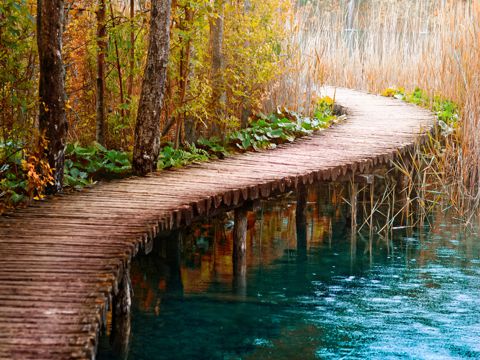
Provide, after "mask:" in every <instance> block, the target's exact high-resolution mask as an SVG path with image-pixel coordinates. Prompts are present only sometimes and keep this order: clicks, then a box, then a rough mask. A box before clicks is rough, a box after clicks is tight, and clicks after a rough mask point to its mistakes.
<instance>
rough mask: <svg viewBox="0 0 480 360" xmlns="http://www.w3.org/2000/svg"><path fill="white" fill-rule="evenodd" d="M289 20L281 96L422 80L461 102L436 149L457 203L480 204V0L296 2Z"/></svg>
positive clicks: (377, 88)
mask: <svg viewBox="0 0 480 360" xmlns="http://www.w3.org/2000/svg"><path fill="white" fill-rule="evenodd" d="M352 4H353V5H352ZM291 26H292V32H291V33H292V44H291V45H290V48H292V49H294V50H295V51H292V53H294V54H295V55H296V56H291V57H290V60H289V63H288V66H287V67H286V68H287V69H289V70H290V74H289V73H288V71H287V73H286V74H285V75H284V78H283V79H282V81H281V82H280V85H278V84H277V89H275V91H274V92H273V94H274V95H275V101H276V102H277V103H282V102H283V103H289V105H290V106H293V107H295V106H296V107H299V108H302V109H305V108H306V107H308V106H309V104H310V101H311V97H312V93H313V92H314V91H313V90H314V89H315V86H316V85H318V84H329V85H336V86H344V87H350V88H356V89H362V90H367V91H370V92H374V93H380V92H381V91H382V90H383V89H385V88H387V87H391V86H398V87H405V88H406V89H407V90H413V89H414V88H415V87H420V88H422V89H423V90H424V91H426V92H427V93H428V94H429V95H430V96H431V97H432V98H433V97H434V96H441V97H444V98H448V99H451V100H453V101H455V102H456V103H457V104H458V105H459V107H460V109H461V119H460V120H459V123H458V128H457V129H456V131H455V133H454V134H453V135H452V136H450V137H449V138H448V139H447V140H446V141H445V143H444V144H443V146H442V148H441V149H436V148H435V147H433V148H432V149H430V150H434V151H435V152H434V153H433V156H435V157H436V158H435V161H436V163H437V164H436V165H437V173H438V174H440V175H441V180H442V182H441V183H442V186H443V188H444V190H446V191H447V192H448V194H449V195H450V201H451V203H452V204H453V206H454V207H455V208H458V209H459V210H460V211H461V212H467V211H468V210H472V209H476V208H478V205H479V204H480V190H479V181H480V122H479V120H480V0H397V1H391V0H363V1H358V0H356V1H352V0H343V1H329V0H319V1H317V2H313V3H312V2H310V3H307V4H306V5H304V6H298V8H297V13H296V17H295V21H294V23H293V24H292V25H291ZM292 74H294V75H292ZM292 103H293V105H292Z"/></svg>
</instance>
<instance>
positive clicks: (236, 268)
mask: <svg viewBox="0 0 480 360" xmlns="http://www.w3.org/2000/svg"><path fill="white" fill-rule="evenodd" d="M234 221H235V224H234V226H233V287H234V290H235V291H236V292H237V293H240V294H245V291H246V286H247V279H246V275H247V257H246V254H247V209H246V207H239V208H236V209H235V215H234Z"/></svg>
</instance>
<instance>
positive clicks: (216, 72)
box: [210, 0, 227, 136]
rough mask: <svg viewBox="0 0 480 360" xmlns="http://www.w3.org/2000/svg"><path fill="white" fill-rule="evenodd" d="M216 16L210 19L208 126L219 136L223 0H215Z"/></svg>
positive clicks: (222, 94)
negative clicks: (210, 83) (210, 121)
mask: <svg viewBox="0 0 480 360" xmlns="http://www.w3.org/2000/svg"><path fill="white" fill-rule="evenodd" d="M215 10H216V16H215V17H213V18H211V19H210V43H211V51H212V67H211V74H212V75H211V81H212V98H211V100H210V109H211V114H212V116H213V118H212V123H211V126H210V136H220V130H221V128H220V125H221V121H222V120H223V118H224V116H225V103H226V100H227V99H226V98H227V95H226V93H225V78H224V71H225V59H224V56H223V49H222V48H223V26H224V13H225V4H224V0H215Z"/></svg>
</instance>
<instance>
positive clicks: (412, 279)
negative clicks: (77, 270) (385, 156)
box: [99, 196, 480, 360]
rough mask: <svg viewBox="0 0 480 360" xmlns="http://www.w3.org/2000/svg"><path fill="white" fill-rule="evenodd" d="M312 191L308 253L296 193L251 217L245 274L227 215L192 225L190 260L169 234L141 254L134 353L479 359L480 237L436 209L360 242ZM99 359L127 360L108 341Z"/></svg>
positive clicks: (135, 277) (186, 247) (186, 244)
mask: <svg viewBox="0 0 480 360" xmlns="http://www.w3.org/2000/svg"><path fill="white" fill-rule="evenodd" d="M310 198H311V199H310V200H311V202H310V203H309V208H308V215H307V221H308V223H307V256H306V258H304V257H301V256H297V253H298V252H297V249H296V246H297V242H296V233H295V201H294V199H293V198H286V199H281V200H277V201H270V202H267V203H265V204H264V206H263V209H262V210H260V211H257V212H256V213H250V214H249V230H248V236H247V241H248V253H247V265H248V270H247V274H246V276H245V278H244V279H235V278H234V277H233V275H232V258H231V256H232V238H231V230H230V227H231V221H229V220H228V219H226V220H224V221H213V222H211V223H209V224H203V225H202V226H198V227H196V228H194V229H192V230H191V231H189V233H188V234H187V235H186V236H185V238H184V239H183V241H182V243H183V245H182V249H181V250H182V258H181V262H180V266H178V263H176V262H175V261H172V260H171V257H170V258H169V251H171V250H168V249H169V248H170V247H169V246H168V245H166V240H165V241H163V242H162V241H159V244H157V245H158V246H157V249H156V250H155V251H154V253H152V254H150V255H149V256H144V257H140V258H138V259H137V260H136V262H135V263H134V264H133V267H132V283H133V287H134V294H135V296H134V304H133V313H132V338H131V340H130V347H129V353H128V358H129V359H212V360H214V359H225V360H227V359H228V360H230V359H398V358H402V359H465V358H477V359H480V296H479V290H480V239H478V238H477V237H476V236H474V235H468V236H467V235H465V234H463V232H462V228H461V227H460V226H457V225H455V224H454V223H453V222H452V221H451V220H448V219H445V218H441V217H440V216H437V218H438V219H433V221H432V226H431V227H430V228H429V229H428V230H425V231H423V232H422V233H420V234H419V233H418V232H417V233H413V234H409V235H408V236H407V234H406V233H405V231H404V230H399V231H395V232H394V233H393V234H394V237H393V239H391V240H385V239H383V238H381V237H379V236H376V237H374V238H372V239H370V238H369V237H362V236H358V237H357V238H356V239H355V240H352V239H351V235H350V232H349V227H348V226H346V221H345V219H344V216H343V215H342V212H341V211H340V209H336V208H334V207H332V206H330V205H329V204H321V203H320V201H319V200H318V201H317V199H316V198H315V196H310ZM170 240H171V239H170ZM162 244H163V245H162ZM169 244H172V243H171V242H170V243H169ZM370 249H371V251H370ZM99 358H100V359H119V358H121V356H119V355H114V352H113V351H112V349H110V348H109V346H108V338H107V336H104V337H103V339H102V342H101V346H100V350H99Z"/></svg>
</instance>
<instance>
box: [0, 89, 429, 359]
mask: <svg viewBox="0 0 480 360" xmlns="http://www.w3.org/2000/svg"><path fill="white" fill-rule="evenodd" d="M329 91H331V90H329ZM330 96H332V94H330ZM336 100H337V102H338V103H340V104H342V105H344V106H345V107H346V108H347V110H348V120H347V121H346V122H345V123H342V124H339V125H336V126H334V127H333V128H331V129H328V130H326V131H324V132H321V133H319V134H316V135H314V136H311V137H307V138H304V139H301V140H298V141H295V143H293V144H289V145H285V146H279V148H278V149H276V150H273V151H264V152H258V153H248V154H243V155H236V156H233V157H230V158H227V159H225V160H219V161H214V162H209V163H203V164H199V165H193V166H189V167H187V168H183V169H178V170H172V171H163V172H159V173H155V174H151V175H149V176H147V177H142V178H140V177H133V178H129V179H125V180H120V181H113V182H109V183H102V184H99V185H97V186H95V187H94V188H92V189H88V190H84V191H81V192H76V193H74V194H70V195H68V196H55V197H53V198H50V199H49V200H48V201H44V202H38V203H35V204H34V205H33V206H30V207H29V208H27V209H23V210H19V211H16V212H15V213H13V214H10V215H7V216H3V217H1V218H0V239H1V240H0V259H1V261H0V358H1V359H6V358H8V359H11V358H13V359H53V358H55V359H73V358H81V359H85V358H92V357H93V356H94V355H95V351H96V344H97V340H98V336H99V329H100V328H101V326H102V323H103V321H104V318H105V313H106V307H107V306H109V305H108V304H110V303H111V297H112V294H115V293H116V292H118V288H119V284H118V282H119V281H120V279H122V276H123V275H122V273H123V271H124V269H125V268H126V266H127V265H128V263H129V261H130V260H131V258H132V257H133V256H134V255H135V254H137V252H138V251H139V250H142V251H146V252H148V251H149V250H150V249H151V245H152V239H153V237H154V236H155V235H156V234H157V233H158V232H159V231H161V230H168V229H171V228H174V227H178V226H182V225H184V224H188V223H190V222H191V221H192V220H193V219H194V218H196V217H200V216H204V215H209V214H210V215H211V214H214V213H215V212H218V211H219V209H225V208H234V207H236V206H239V205H241V204H242V203H244V202H246V201H252V200H256V199H258V198H266V197H268V196H270V195H273V194H276V193H281V192H285V191H288V190H291V189H295V188H296V187H297V186H298V185H299V184H309V183H312V182H314V181H325V180H327V181H328V180H335V179H337V178H338V177H340V176H345V175H348V174H351V173H353V172H355V173H362V172H368V171H369V170H370V169H372V168H373V167H375V166H376V165H381V164H384V163H386V162H388V161H390V160H391V159H393V158H395V157H396V156H398V154H401V153H405V152H406V151H407V150H408V149H410V148H411V147H412V146H413V143H414V141H415V139H416V138H417V137H418V136H419V134H421V133H424V132H425V131H427V130H429V129H430V128H431V127H432V124H433V122H434V117H433V115H432V114H431V113H429V112H428V111H425V110H422V109H420V108H417V107H414V106H411V105H408V104H405V103H403V102H400V101H397V100H393V99H387V98H383V97H377V96H373V95H368V94H364V93H361V92H356V91H352V90H345V89H338V90H337V92H336Z"/></svg>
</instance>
